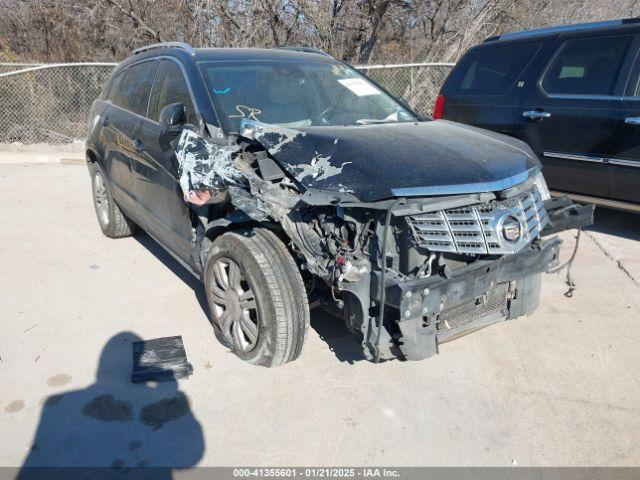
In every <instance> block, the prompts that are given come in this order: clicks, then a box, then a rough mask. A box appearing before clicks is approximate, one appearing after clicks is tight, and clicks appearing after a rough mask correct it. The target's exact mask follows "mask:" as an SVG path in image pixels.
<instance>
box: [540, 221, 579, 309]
mask: <svg viewBox="0 0 640 480" xmlns="http://www.w3.org/2000/svg"><path fill="white" fill-rule="evenodd" d="M581 233H582V228H579V229H578V233H577V234H576V242H575V244H574V246H573V253H572V254H571V257H570V258H569V260H567V261H566V262H565V263H563V264H562V265H559V266H557V267H554V268H552V269H551V270H549V271H547V273H559V272H561V271H562V270H564V269H565V268H566V269H567V278H566V280H565V283H566V284H567V285H568V286H569V290H567V291H566V292H564V296H565V297H567V298H571V297H573V292H574V290H575V289H576V284H575V283H574V281H573V278H571V267H572V266H573V261H574V260H575V258H576V254H577V253H578V246H579V245H580V234H581Z"/></svg>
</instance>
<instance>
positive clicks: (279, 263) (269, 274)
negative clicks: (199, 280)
mask: <svg viewBox="0 0 640 480" xmlns="http://www.w3.org/2000/svg"><path fill="white" fill-rule="evenodd" d="M205 288H206V293H207V301H208V304H209V309H210V311H211V315H212V320H213V324H214V328H215V330H216V334H217V336H218V338H219V339H220V340H221V342H222V343H223V344H224V345H226V346H228V347H229V348H231V349H232V350H233V352H234V353H235V354H236V355H237V356H238V357H240V358H241V359H243V360H245V361H247V362H249V363H252V364H255V365H262V366H265V367H275V366H278V365H282V364H284V363H287V362H290V361H292V360H295V359H296V358H298V356H299V355H300V353H301V351H302V346H303V344H304V341H305V339H306V335H307V330H308V328H309V305H308V302H307V294H306V291H305V288H304V283H303V282H302V277H301V276H300V272H299V271H298V267H297V265H296V263H295V262H294V260H293V258H292V257H291V255H290V254H289V252H288V250H287V249H286V247H285V246H284V244H283V243H282V242H281V241H280V240H279V239H278V237H276V236H275V235H274V234H273V233H272V232H270V231H268V230H265V229H253V230H244V231H238V232H228V233H225V234H224V235H222V236H220V237H219V238H217V239H216V240H215V242H213V245H212V247H211V249H210V251H209V254H208V259H207V266H206V269H205Z"/></svg>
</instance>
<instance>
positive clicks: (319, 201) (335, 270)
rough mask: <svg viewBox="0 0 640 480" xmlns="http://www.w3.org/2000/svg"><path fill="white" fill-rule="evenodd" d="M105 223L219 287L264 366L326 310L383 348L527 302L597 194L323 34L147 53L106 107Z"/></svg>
mask: <svg viewBox="0 0 640 480" xmlns="http://www.w3.org/2000/svg"><path fill="white" fill-rule="evenodd" d="M87 162H88V166H89V172H90V174H91V179H92V186H93V200H94V205H95V210H96V214H97V217H98V222H99V224H100V227H101V229H102V231H103V232H104V233H105V235H107V236H109V237H112V238H118V237H125V236H128V235H131V234H132V233H133V232H134V230H135V228H136V226H139V227H141V228H142V229H144V230H145V231H146V232H148V233H149V234H150V235H151V236H152V237H153V238H155V239H156V240H157V241H158V242H159V243H160V244H161V245H163V246H164V247H165V248H166V249H167V250H168V251H169V252H170V253H171V254H172V255H173V256H174V257H176V258H177V259H178V260H180V261H181V262H182V264H184V266H185V267H187V268H188V269H189V270H191V271H192V273H194V274H195V275H196V276H197V277H198V278H200V279H201V280H202V281H203V282H204V285H205V288H206V294H207V299H208V304H209V308H210V311H211V317H212V321H213V322H212V323H213V326H214V331H215V333H216V335H217V337H218V338H219V339H220V340H221V341H222V342H223V343H224V344H225V345H227V346H228V347H229V348H231V349H232V350H233V351H234V352H235V353H236V354H237V355H238V356H239V357H240V358H242V359H243V360H246V361H248V362H251V363H254V364H258V365H264V366H276V365H280V364H283V363H285V362H288V361H291V360H294V359H295V358H297V357H298V356H299V355H300V352H301V350H302V346H303V344H304V341H305V337H306V334H307V330H308V326H309V309H310V307H313V306H323V307H324V308H327V309H329V310H331V311H333V312H335V313H336V314H339V315H340V316H342V317H343V318H344V320H345V322H346V324H347V327H348V328H349V330H350V331H351V332H353V334H354V335H356V337H357V338H358V339H359V341H360V342H361V344H362V348H363V351H364V355H365V356H366V358H368V359H370V360H375V361H378V360H380V359H391V358H400V359H405V360H419V359H424V358H427V357H429V356H431V355H433V354H434V353H436V352H437V350H438V344H439V343H442V342H444V341H446V340H450V339H452V338H454V337H456V336H459V335H460V334H462V333H466V332H469V331H471V330H474V329H477V328H480V327H483V326H486V325H488V324H490V323H493V322H496V321H499V320H505V319H512V318H516V317H519V316H521V315H529V314H531V313H533V311H534V310H535V309H536V307H537V305H538V301H539V297H540V282H541V273H542V272H545V271H548V270H549V269H551V268H553V267H555V266H556V265H557V264H558V252H559V248H560V244H561V241H560V240H559V239H558V238H557V237H552V238H550V239H548V240H543V239H542V238H541V237H542V236H545V235H548V234H552V233H555V232H557V231H560V230H563V229H567V228H575V227H581V226H583V225H586V224H589V223H591V221H592V215H593V209H592V207H579V206H576V205H573V204H572V203H571V202H570V201H569V200H568V199H567V198H563V197H560V198H554V199H551V198H550V197H549V192H548V190H547V187H546V184H545V181H544V179H543V177H542V174H541V172H540V170H541V168H540V164H539V162H538V159H537V158H536V156H535V155H534V154H533V153H532V151H531V149H530V148H529V147H528V146H527V145H526V144H525V143H523V142H521V141H519V140H515V139H513V138H509V137H506V136H503V135H500V134H496V133H492V132H489V131H485V130H481V129H478V128H474V127H469V126H464V125H460V124H457V123H453V122H448V121H432V120H424V119H421V118H420V117H419V116H418V115H416V114H415V113H414V112H412V111H411V109H410V108H409V107H408V106H406V105H404V104H403V102H401V101H399V100H396V99H394V98H393V97H392V96H391V95H389V94H388V93H387V92H386V91H385V90H384V89H383V88H381V87H380V86H379V85H377V84H376V83H374V82H372V81H370V80H369V79H367V78H366V77H364V76H362V75H361V74H359V73H358V72H356V71H355V70H354V69H352V68H351V67H349V66H348V65H346V64H344V63H342V62H340V61H338V60H336V59H334V58H332V57H330V56H328V55H326V54H324V53H322V52H318V51H313V50H310V49H304V48H297V49H284V48H283V49H269V50H259V49H197V50H196V49H193V48H191V47H190V46H188V45H185V44H179V43H165V44H159V45H152V46H149V47H145V48H143V49H140V50H137V51H135V52H134V54H133V55H132V56H131V57H130V58H128V59H127V60H125V61H124V62H122V63H121V64H120V65H118V67H117V68H116V69H115V71H114V72H113V75H112V76H111V78H110V79H109V81H108V82H107V85H106V86H105V88H104V91H103V93H102V94H101V95H100V97H99V98H98V99H97V100H96V101H95V103H94V105H93V108H92V112H91V124H90V133H89V136H88V139H87Z"/></svg>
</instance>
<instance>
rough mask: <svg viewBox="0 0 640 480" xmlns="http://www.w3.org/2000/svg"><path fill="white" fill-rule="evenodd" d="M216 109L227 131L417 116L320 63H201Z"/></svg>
mask: <svg viewBox="0 0 640 480" xmlns="http://www.w3.org/2000/svg"><path fill="white" fill-rule="evenodd" d="M200 68H201V70H202V73H203V75H204V78H205V81H206V84H207V88H208V90H209V93H210V95H211V98H212V99H213V100H214V103H215V104H216V108H217V109H218V110H219V111H220V114H221V115H224V116H226V117H227V119H228V122H229V124H230V127H231V131H235V132H237V131H238V130H239V126H240V121H241V119H242V118H249V119H252V120H257V121H260V122H265V123H271V124H274V125H279V126H282V127H291V128H301V127H306V126H334V125H365V124H370V123H395V122H411V121H415V120H416V118H415V117H414V116H413V115H412V114H411V113H409V112H408V111H407V110H406V109H404V108H403V107H402V106H401V105H400V104H398V102H396V101H395V100H394V99H393V98H391V97H390V96H389V95H387V94H386V93H384V92H383V91H381V90H380V89H379V88H378V87H376V86H375V85H374V84H373V83H371V82H370V81H369V80H367V79H366V78H365V77H363V76H362V75H360V74H359V73H357V72H356V71H354V70H353V69H351V68H349V67H346V66H344V65H341V64H334V63H324V62H297V61H288V62H282V61H278V62H268V61H253V62H203V63H201V64H200Z"/></svg>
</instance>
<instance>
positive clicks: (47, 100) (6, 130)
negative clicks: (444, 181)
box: [0, 63, 453, 143]
mask: <svg viewBox="0 0 640 480" xmlns="http://www.w3.org/2000/svg"><path fill="white" fill-rule="evenodd" d="M115 65H116V64H115V63H67V64H15V63H14V64H10V63H0V143H11V142H21V143H40V142H46V143H67V142H71V141H73V140H76V139H82V138H84V136H85V135H86V132H87V128H88V125H89V119H88V115H89V110H90V108H91V103H92V102H93V100H94V99H95V98H96V97H97V96H98V95H99V93H100V91H101V89H102V86H103V85H104V83H105V82H106V80H107V78H108V77H109V75H110V74H111V72H112V70H113V68H114V67H115ZM452 66H453V64H445V63H421V64H401V65H364V66H358V67H356V68H357V69H359V70H361V71H363V73H365V74H367V75H368V76H370V77H371V78H372V79H374V80H376V81H377V82H378V83H380V84H381V85H383V86H384V87H385V88H386V89H387V90H388V91H389V92H391V93H392V94H393V95H395V96H397V97H401V98H403V99H404V100H405V101H406V102H407V103H408V104H409V105H411V106H412V107H413V108H414V109H415V110H416V111H417V112H418V113H420V114H422V115H425V116H429V115H431V111H432V108H433V103H434V101H435V97H436V95H437V94H438V91H439V89H440V86H441V85H442V83H443V82H444V80H445V78H446V77H447V75H448V74H449V71H450V70H451V67H452Z"/></svg>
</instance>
